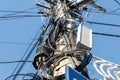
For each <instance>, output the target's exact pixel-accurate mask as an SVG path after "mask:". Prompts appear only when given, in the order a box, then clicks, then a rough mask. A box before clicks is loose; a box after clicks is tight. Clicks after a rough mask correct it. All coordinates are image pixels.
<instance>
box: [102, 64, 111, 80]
mask: <svg viewBox="0 0 120 80" xmlns="http://www.w3.org/2000/svg"><path fill="white" fill-rule="evenodd" d="M112 65H113V64H111V63H103V64H101V65H100V70H101V72H102V73H103V74H104V76H105V78H106V79H107V80H108V79H110V76H109V75H108V74H107V73H106V72H105V70H104V67H105V66H112Z"/></svg>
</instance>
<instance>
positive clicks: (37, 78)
mask: <svg viewBox="0 0 120 80" xmlns="http://www.w3.org/2000/svg"><path fill="white" fill-rule="evenodd" d="M17 76H21V77H22V76H23V77H25V76H27V77H31V78H33V77H34V78H35V80H40V77H39V76H37V75H36V74H33V73H28V74H14V75H10V76H8V77H7V78H6V79H5V80H8V79H9V80H10V79H11V78H12V77H17ZM12 80H13V79H12ZM22 80H24V79H22ZM28 80H33V79H28Z"/></svg>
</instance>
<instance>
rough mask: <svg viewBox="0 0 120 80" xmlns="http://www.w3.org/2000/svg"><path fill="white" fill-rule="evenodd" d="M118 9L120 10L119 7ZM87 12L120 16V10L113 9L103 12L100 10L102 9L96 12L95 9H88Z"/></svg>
mask: <svg viewBox="0 0 120 80" xmlns="http://www.w3.org/2000/svg"><path fill="white" fill-rule="evenodd" d="M117 10H118V9H117ZM87 12H91V13H100V14H109V15H116V16H120V13H118V12H113V11H111V12H108V11H107V12H105V13H103V12H100V11H95V12H94V10H87Z"/></svg>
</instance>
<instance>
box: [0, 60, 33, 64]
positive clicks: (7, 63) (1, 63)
mask: <svg viewBox="0 0 120 80" xmlns="http://www.w3.org/2000/svg"><path fill="white" fill-rule="evenodd" d="M17 62H32V61H29V60H28V61H25V60H18V61H8V62H0V64H8V63H17Z"/></svg>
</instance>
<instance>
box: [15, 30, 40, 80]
mask: <svg viewBox="0 0 120 80" xmlns="http://www.w3.org/2000/svg"><path fill="white" fill-rule="evenodd" d="M40 30H41V29H39V30H38V32H37V33H36V35H35V37H34V39H36V38H37V37H38V34H39V32H40ZM38 39H39V38H38ZM33 43H34V40H32V42H31V44H33ZM31 44H30V45H29V46H28V48H27V49H26V51H25V53H24V55H23V57H25V54H26V53H27V52H28V51H29V49H30V51H29V52H28V54H27V56H26V57H25V59H24V60H28V58H29V57H30V55H31V54H32V52H33V50H34V48H35V47H36V45H37V41H36V42H35V43H34V45H31ZM23 57H21V59H22V58H23ZM19 65H20V64H18V65H17V66H16V68H15V70H14V71H13V73H14V72H15V71H16V70H17V68H18V66H19ZM24 65H25V62H24V63H22V64H21V65H20V67H19V69H18V70H17V72H16V73H15V74H19V72H20V71H21V70H22V69H23V67H24ZM15 79H16V77H15V76H14V77H13V80H15Z"/></svg>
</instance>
